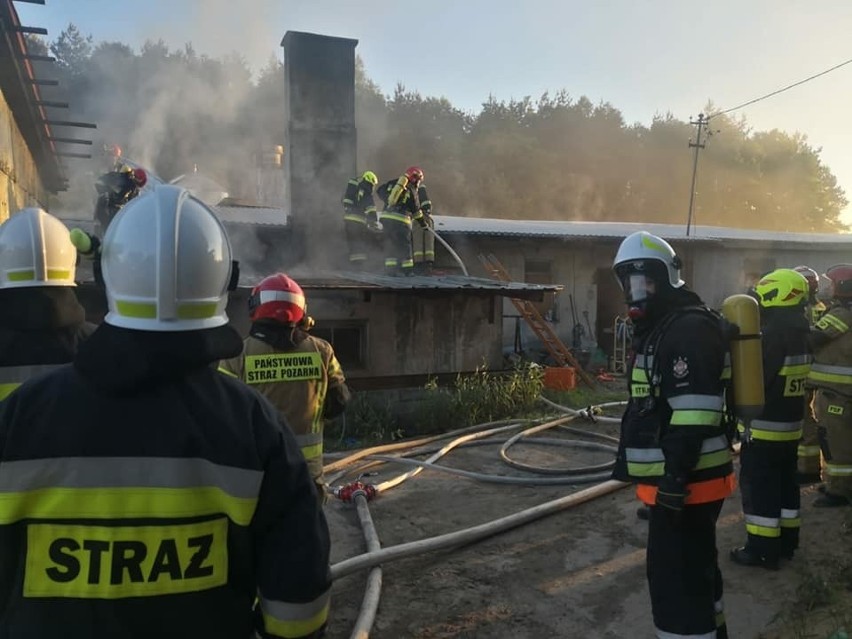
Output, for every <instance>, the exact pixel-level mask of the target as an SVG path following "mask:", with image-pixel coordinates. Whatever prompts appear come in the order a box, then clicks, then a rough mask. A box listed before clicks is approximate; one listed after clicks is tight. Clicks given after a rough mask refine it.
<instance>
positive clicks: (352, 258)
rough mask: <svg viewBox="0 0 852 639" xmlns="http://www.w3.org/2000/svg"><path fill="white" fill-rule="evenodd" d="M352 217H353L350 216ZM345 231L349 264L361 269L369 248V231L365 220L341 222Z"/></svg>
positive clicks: (345, 220)
mask: <svg viewBox="0 0 852 639" xmlns="http://www.w3.org/2000/svg"><path fill="white" fill-rule="evenodd" d="M351 217H354V216H351ZM343 224H344V228H345V230H346V243H347V244H348V246H349V264H350V266H355V267H357V268H361V267H363V266H364V264H365V262H366V261H367V252H368V251H369V248H370V231H368V230H367V218H366V217H364V218H363V220H361V221H357V222H356V221H355V220H353V219H348V218H347V219H344V220H343Z"/></svg>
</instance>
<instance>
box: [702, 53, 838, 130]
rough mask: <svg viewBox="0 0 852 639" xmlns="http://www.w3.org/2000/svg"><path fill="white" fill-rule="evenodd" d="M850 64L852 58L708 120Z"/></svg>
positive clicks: (726, 110)
mask: <svg viewBox="0 0 852 639" xmlns="http://www.w3.org/2000/svg"><path fill="white" fill-rule="evenodd" d="M850 63H852V58H850V59H849V60H846V62H841V63H840V64H836V65H834V66H833V67H831V68H830V69H826V70H825V71H821V72H820V73H817V74H816V75H812V76H810V77H809V78H805V79H804V80H799V81H798V82H794V83H793V84H790V85H788V86H786V87H784V88H783V89H778V90H777V91H773V92H772V93H767V94H766V95H762V96H760V97H759V98H755V99H754V100H749V101H748V102H743V103H742V104H738V105H737V106H735V107H731V108H730V109H725V110H724V111H719V112H718V113H714V114H713V115H711V116H709V117H708V118H707V119H708V120H709V119H711V118H715V117H716V116H717V115H724V114H726V113H730V112H731V111H736V110H737V109H742V108H743V107H747V106H749V105H750V104H754V103H755V102H760V101H761V100H765V99H766V98H771V97H772V96H773V95H778V94H779V93H783V92H784V91H788V90H789V89H792V88H794V87H797V86H799V85H801V84H804V83H805V82H810V81H811V80H814V79H816V78H818V77H820V76H823V75H825V74H826V73H831V72H832V71H835V70H836V69H839V68H840V67H844V66H846V65H847V64H850Z"/></svg>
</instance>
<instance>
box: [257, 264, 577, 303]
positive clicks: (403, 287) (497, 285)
mask: <svg viewBox="0 0 852 639" xmlns="http://www.w3.org/2000/svg"><path fill="white" fill-rule="evenodd" d="M265 275H266V274H264V275H254V274H246V275H245V276H243V275H241V277H240V287H252V286H254V285H256V284H257V283H258V282H259V281H260V280H261V279H262V278H263V277H264V276H265ZM290 275H291V276H292V277H293V278H294V279H295V280H296V281H297V282H299V285H300V286H301V287H302V288H303V289H305V290H312V291H365V292H396V293H405V292H411V293H417V294H418V295H422V294H424V293H433V294H441V293H449V292H466V293H474V294H480V295H489V296H495V295H496V296H506V297H515V298H521V299H532V300H537V299H541V298H542V296H543V295H544V293H551V292H556V291H561V290H562V288H563V287H562V286H561V285H559V284H529V283H526V282H503V281H500V280H491V279H486V278H481V277H468V276H465V275H449V274H447V275H443V274H435V275H412V276H404V277H392V276H389V275H383V274H379V273H365V272H341V271H336V272H330V273H312V274H310V273H305V274H300V273H298V272H295V271H294V272H291V273H290Z"/></svg>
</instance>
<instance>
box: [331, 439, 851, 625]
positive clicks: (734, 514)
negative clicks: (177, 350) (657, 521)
mask: <svg viewBox="0 0 852 639" xmlns="http://www.w3.org/2000/svg"><path fill="white" fill-rule="evenodd" d="M595 455H599V456H598V457H595ZM600 455H601V454H598V453H591V454H590V453H584V454H583V456H582V457H577V458H576V459H574V460H573V461H572V460H571V456H572V455H571V454H570V452H568V453H567V454H566V450H565V449H561V448H560V449H552V448H550V447H547V448H542V447H533V446H524V447H523V448H522V449H519V451H518V456H519V457H523V459H524V460H525V461H528V462H530V463H540V464H542V465H547V464H550V465H560V466H561V465H565V464H569V465H570V464H579V463H597V462H599V461H601V459H602V458H603V457H601V456H600ZM581 459H582V461H581ZM446 463H447V464H448V465H452V466H457V467H460V468H464V469H467V470H476V471H478V472H486V473H489V472H490V473H495V474H504V475H505V474H511V473H512V471H511V470H510V469H508V467H507V466H505V465H504V464H503V462H502V461H501V460H500V459H499V456H498V454H497V450H496V448H495V447H493V446H485V447H479V448H471V449H466V450H464V451H460V452H457V453H453V454H452V455H451V456H450V457H448V458H446ZM394 471H395V472H394ZM398 472H400V470H399V468H398V467H397V468H395V469H393V470H389V471H388V472H387V473H386V475H385V476H384V477H379V478H371V480H370V481H378V480H381V479H383V478H385V477H388V476H393V475H394V474H396V473H398ZM584 487H586V486H564V487H528V486H505V485H495V484H487V483H481V482H474V481H471V480H468V479H462V478H454V477H451V476H449V475H446V474H444V473H439V472H437V471H425V472H423V473H422V474H421V475H419V476H417V477H415V478H413V479H411V480H409V481H408V482H406V483H404V484H403V485H402V486H400V487H398V488H395V489H393V490H391V491H389V492H388V493H386V494H384V495H382V496H380V497H379V498H378V499H377V500H376V501H374V502H372V504H371V512H372V513H373V517H374V520H375V523H376V528H377V530H378V532H379V536H380V538H381V542H382V545H383V546H391V545H396V544H400V543H404V542H409V541H414V540H417V539H423V538H426V537H431V536H434V535H438V534H443V533H447V532H451V531H455V530H459V529H462V528H466V527H469V526H473V525H477V524H481V523H484V522H487V521H490V520H493V519H496V518H498V517H501V516H505V515H508V514H511V513H514V512H517V511H519V510H522V509H524V508H527V507H530V506H534V505H537V504H540V503H544V502H547V501H550V500H552V499H556V498H559V497H562V496H564V495H566V494H568V493H570V492H574V491H576V490H578V489H580V488H584ZM813 494H814V493H813V490H811V494H809V495H805V497H804V498H803V502H804V505H805V507H804V517H805V528H804V532H803V542H804V543H803V549H802V550H801V552H800V553H799V554H797V556H796V558H795V560H794V561H793V562H790V563H788V564H786V565H785V566H784V568H783V569H782V570H781V571H778V572H769V571H766V570H763V569H759V570H758V569H747V568H742V567H740V566H736V565H734V564H732V563H731V562H730V561H729V560H728V558H727V553H728V550H729V549H730V548H731V547H733V546H735V545H739V544H740V543H741V542H742V541H743V540H744V536H745V532H744V527H743V523H742V516H741V514H740V501H739V495H738V494H737V495H734V496H733V497H732V498H730V499H729V500H728V502H727V504H726V505H725V508H724V510H723V513H722V517H721V519H720V522H719V528H718V530H719V542H718V547H719V551H720V557H721V560H720V563H721V567H722V572H723V574H724V577H725V588H726V594H725V603H726V607H727V608H726V612H727V618H728V624H729V628H730V636H731V637H732V638H752V637H761V636H765V637H770V636H771V637H773V638H776V637H777V638H780V637H796V638H799V637H807V636H810V635H807V634H801V633H799V634H795V633H794V632H793V631H792V630H791V628H792V624H791V622H790V620H789V619H786V618H785V619H780V618H779V613H781V611H783V610H785V609H786V610H794V607H795V606H794V604H795V602H796V601H797V597H799V595H797V587H798V586H799V584H800V583H801V582H802V580H803V579H804V578H807V576H808V575H809V574H811V571H812V570H813V567H814V565H816V566H825V565H830V564H832V562H834V561H836V557H835V558H832V554H831V552H830V551H829V549H828V548H827V547H826V546H825V545H824V544H822V543H821V542H820V539H821V538H823V535H825V534H828V535H835V536H837V535H841V534H843V533H842V531H843V529H844V527H843V522H844V516H846V515H845V514H843V513H842V511H836V510H835V511H813V510H812V509H811V508H810V502H811V501H813ZM636 506H637V502H636V500H635V498H634V496H633V491H632V490H631V489H629V488H628V489H624V490H620V491H618V492H616V493H613V494H611V495H607V496H605V497H602V498H599V499H597V500H595V501H593V502H590V503H586V504H582V505H580V506H577V507H575V508H573V509H570V510H567V511H563V512H562V513H559V514H556V515H552V516H550V517H547V518H545V519H541V520H539V521H537V522H535V523H533V524H529V525H526V526H524V527H522V528H519V529H515V530H512V531H510V532H507V533H503V534H501V535H498V536H495V537H492V538H490V539H487V540H484V541H481V542H478V543H476V544H471V545H469V546H467V547H463V548H459V549H455V550H452V551H439V552H433V553H428V554H424V555H420V556H417V557H412V558H408V559H402V560H399V561H396V562H393V563H390V564H386V565H385V566H384V570H383V584H384V585H383V590H382V599H381V604H380V608H379V611H378V615H377V620H376V624H375V626H374V629H373V633H372V634H371V637H373V639H406V638H411V639H439V638H440V639H450V638H452V639H462V638H464V639H468V638H469V639H503V638H506V639H509V638H511V639H546V638H551V637H552V638H557V637H583V638H590V639H592V638H597V637H601V638H603V637H607V638H609V637H625V638H626V637H638V638H641V637H653V629H652V623H651V615H650V604H649V601H648V592H647V586H646V581H645V567H644V560H645V551H644V548H645V537H646V532H647V531H646V524H645V523H644V522H642V521H640V520H638V519H637V518H636V516H635V511H636ZM850 510H852V509H850ZM326 513H327V515H328V519H329V525H330V527H331V530H332V537H333V543H334V548H333V554H332V562H333V563H336V562H338V561H341V560H343V559H346V558H349V557H351V556H354V555H357V554H360V553H362V552H364V544H363V539H362V535H361V531H360V528H359V526H358V522H357V516H356V513H355V509H354V507H353V506H351V505H347V504H343V503H340V502H333V503H330V504H328V505H327V507H326ZM850 541H852V539H850V537H849V536H848V530H847V536H846V537H845V540H844V543H845V547H844V552H845V555H846V556H847V557H848V556H849V555H850V554H852V544H850V543H849V542H850ZM365 579H366V572H362V573H359V574H354V575H350V576H348V577H345V578H343V579H340V580H339V581H337V582H336V583H335V585H334V591H333V597H334V598H333V615H332V620H331V623H330V628H329V633H328V637H329V639H343V638H346V637H349V633H350V632H351V628H352V625H353V622H354V621H355V619H356V617H357V615H358V612H359V609H360V603H361V597H362V594H363V587H364V584H365ZM788 616H789V615H788ZM773 621H776V623H775V625H774V626H772V627H773V628H776V629H777V628H779V627H781V632H780V633H779V632H778V631H777V630H776V631H774V633H769V634H765V635H762V633H763V632H764V631H765V630H766V629H767V628H768V627H770V624H771V623H772V622H773ZM797 623H798V622H797ZM800 625H801V624H800ZM814 636H821V637H827V636H828V635H827V634H823V635H814Z"/></svg>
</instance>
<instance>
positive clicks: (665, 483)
mask: <svg viewBox="0 0 852 639" xmlns="http://www.w3.org/2000/svg"><path fill="white" fill-rule="evenodd" d="M688 494H689V491H688V490H687V489H686V482H685V481H683V480H682V479H680V478H678V477H674V476H672V475H665V476H664V477H663V478H662V479H661V480H660V483H659V485H658V486H657V502H656V505H657V506H661V507H662V508H666V509H668V510H670V511H673V512H677V513H679V512H680V511H682V510H683V502H684V500H685V499H686V496H687V495H688Z"/></svg>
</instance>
